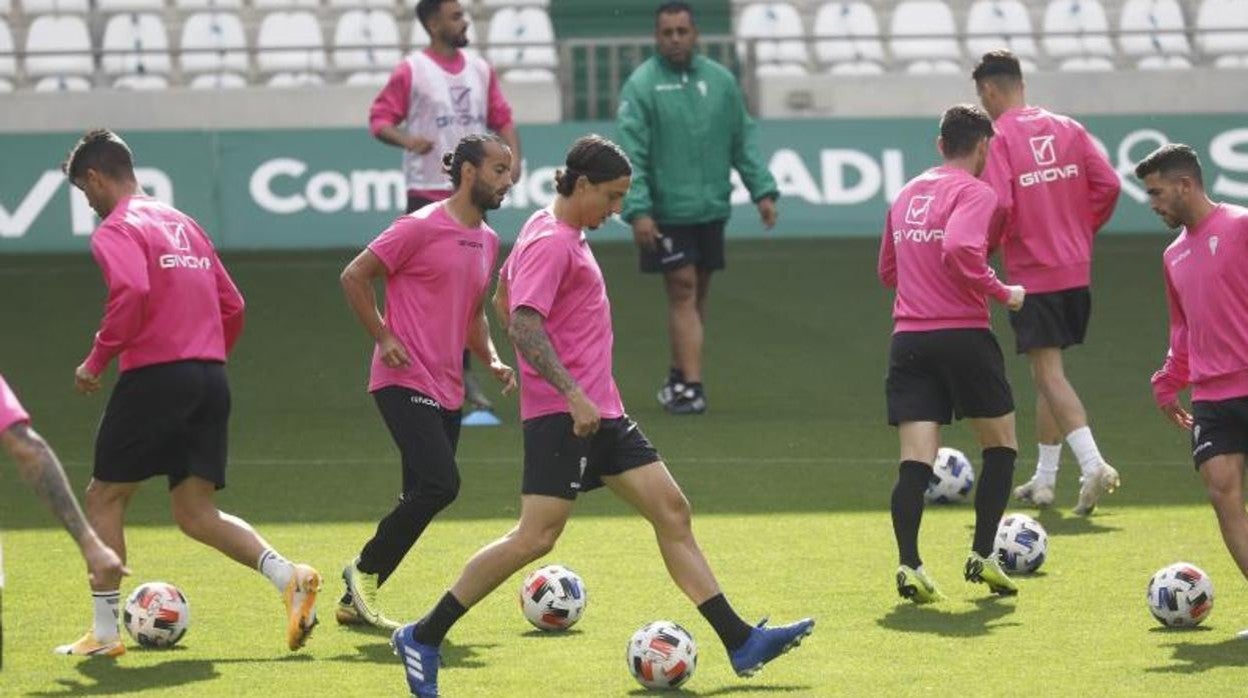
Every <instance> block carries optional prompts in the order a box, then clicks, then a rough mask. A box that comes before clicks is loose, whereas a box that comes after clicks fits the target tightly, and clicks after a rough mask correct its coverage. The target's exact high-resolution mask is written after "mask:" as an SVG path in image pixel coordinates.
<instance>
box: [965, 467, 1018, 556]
mask: <svg viewBox="0 0 1248 698" xmlns="http://www.w3.org/2000/svg"><path fill="white" fill-rule="evenodd" d="M1017 457H1018V451H1015V450H1014V449H1012V448H1006V447H1005V446H994V447H992V448H985V449H984V468H983V471H982V472H980V474H979V484H977V485H976V486H975V539H974V541H973V542H972V543H971V550H974V551H975V552H976V553H979V555H980V556H981V557H989V556H991V555H992V549H993V539H994V538H996V536H997V527H998V526H1000V525H1001V515H1002V514H1004V513H1005V505H1006V504H1007V503H1008V502H1009V498H1010V485H1011V484H1012V483H1013V482H1014V459H1015V458H1017Z"/></svg>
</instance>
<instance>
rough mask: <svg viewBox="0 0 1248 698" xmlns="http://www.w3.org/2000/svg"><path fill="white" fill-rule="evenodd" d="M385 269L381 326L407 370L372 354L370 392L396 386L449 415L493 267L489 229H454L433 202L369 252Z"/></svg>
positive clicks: (459, 393) (458, 397) (494, 247)
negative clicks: (397, 344) (404, 356)
mask: <svg viewBox="0 0 1248 698" xmlns="http://www.w3.org/2000/svg"><path fill="white" fill-rule="evenodd" d="M368 249H370V250H372V252H373V254H375V255H377V258H378V259H380V260H381V262H382V264H384V265H386V270H387V271H388V274H387V275H386V314H385V322H386V326H387V327H389V328H390V331H391V332H393V333H394V334H395V336H396V337H398V338H399V341H401V342H402V343H403V347H404V348H405V349H406V350H407V353H408V357H409V358H410V359H411V364H410V365H408V366H402V367H399V368H391V367H389V366H387V365H385V364H384V363H383V362H382V360H381V348H380V347H377V348H375V349H374V350H373V364H372V371H371V374H370V376H369V381H368V390H369V392H372V391H375V390H378V389H380V388H384V387H386V386H395V385H397V386H403V387H405V388H411V389H412V390H416V391H419V392H421V393H424V394H425V395H428V396H429V397H431V398H433V399H434V400H437V401H438V402H439V403H441V405H442V406H443V407H444V408H446V409H448V410H456V409H459V408H460V406H461V405H463V403H464V347H465V345H466V343H467V337H468V328H469V326H471V324H472V323H473V321H474V320H475V319H476V318H477V317H478V316H479V315H480V312H481V302H482V298H484V296H485V293H486V291H488V290H489V287H490V276H491V273H492V271H493V269H494V263H495V262H497V261H498V236H497V235H495V234H494V231H493V230H492V229H491V228H490V226H488V225H486V224H485V223H481V224H480V225H478V226H476V227H472V228H470V227H467V226H464V225H462V224H460V222H459V221H457V220H455V218H454V217H452V216H451V214H450V212H449V211H447V209H446V203H445V202H442V201H439V202H437V203H433V204H429V205H428V206H426V207H424V208H422V209H420V210H418V211H416V212H414V213H411V214H409V215H406V216H400V217H399V218H398V219H396V220H395V221H394V223H392V224H391V225H390V227H389V228H387V229H386V230H385V232H383V233H382V234H381V235H379V236H377V239H376V240H373V241H372V242H371V243H369V245H368Z"/></svg>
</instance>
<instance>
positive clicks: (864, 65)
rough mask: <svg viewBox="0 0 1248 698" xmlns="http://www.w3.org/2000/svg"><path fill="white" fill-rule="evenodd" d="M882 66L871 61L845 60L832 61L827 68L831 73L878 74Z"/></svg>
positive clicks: (882, 68)
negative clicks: (840, 61)
mask: <svg viewBox="0 0 1248 698" xmlns="http://www.w3.org/2000/svg"><path fill="white" fill-rule="evenodd" d="M883 72H884V66H882V65H880V64H879V63H875V62H873V61H846V62H844V63H834V64H833V65H832V68H831V69H829V70H828V73H829V74H831V75H880V74H882V73H883Z"/></svg>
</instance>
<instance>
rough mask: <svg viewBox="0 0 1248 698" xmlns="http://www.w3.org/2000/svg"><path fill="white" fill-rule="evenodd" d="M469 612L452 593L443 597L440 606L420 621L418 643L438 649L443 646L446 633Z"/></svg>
mask: <svg viewBox="0 0 1248 698" xmlns="http://www.w3.org/2000/svg"><path fill="white" fill-rule="evenodd" d="M467 612H468V609H466V608H464V605H463V604H461V603H460V602H459V599H457V598H455V597H454V595H452V594H451V592H449V591H448V592H446V593H445V594H443V595H442V599H441V600H440V601H438V605H437V606H434V607H433V610H432V611H430V612H429V615H427V616H425V617H424V618H422V619H421V620H420V622H419V623H418V624H417V626H416V636H415V637H416V641H417V642H419V643H420V644H422V645H429V646H430V647H437V646H438V645H440V644H442V639H443V638H445V637H446V633H447V631H448V630H450V629H451V626H452V625H455V621H457V620H459V619H460V618H462V617H463V616H464V614H465V613H467Z"/></svg>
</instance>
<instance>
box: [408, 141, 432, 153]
mask: <svg viewBox="0 0 1248 698" xmlns="http://www.w3.org/2000/svg"><path fill="white" fill-rule="evenodd" d="M403 147H405V148H407V149H408V150H410V151H412V152H413V153H416V154H417V155H424V154H425V153H428V152H429V151H430V150H433V141H431V140H429V139H428V138H421V137H420V136H408V138H407V143H405V144H404V146H403Z"/></svg>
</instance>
